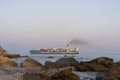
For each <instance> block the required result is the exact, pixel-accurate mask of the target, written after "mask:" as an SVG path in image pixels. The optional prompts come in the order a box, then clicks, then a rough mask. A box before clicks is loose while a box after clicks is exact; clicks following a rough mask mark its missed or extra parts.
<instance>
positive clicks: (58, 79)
mask: <svg viewBox="0 0 120 80" xmlns="http://www.w3.org/2000/svg"><path fill="white" fill-rule="evenodd" d="M51 80H80V77H79V76H78V75H76V74H74V73H72V68H66V69H65V68H63V69H62V70H60V72H58V73H56V74H54V75H52V76H51Z"/></svg>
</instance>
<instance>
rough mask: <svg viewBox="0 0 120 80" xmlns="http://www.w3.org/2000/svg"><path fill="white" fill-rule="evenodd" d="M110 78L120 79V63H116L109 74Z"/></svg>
mask: <svg viewBox="0 0 120 80" xmlns="http://www.w3.org/2000/svg"><path fill="white" fill-rule="evenodd" d="M107 75H108V76H109V77H114V78H118V79H120V62H117V63H115V64H114V65H113V66H112V67H111V68H110V70H109V71H108V74H107Z"/></svg>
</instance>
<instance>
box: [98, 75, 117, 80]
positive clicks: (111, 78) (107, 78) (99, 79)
mask: <svg viewBox="0 0 120 80" xmlns="http://www.w3.org/2000/svg"><path fill="white" fill-rule="evenodd" d="M96 80H118V79H116V78H113V77H105V76H97V77H96Z"/></svg>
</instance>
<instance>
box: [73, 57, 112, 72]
mask: <svg viewBox="0 0 120 80" xmlns="http://www.w3.org/2000/svg"><path fill="white" fill-rule="evenodd" d="M113 64H114V63H113V59H111V58H108V57H99V58H96V59H94V60H91V61H88V62H80V63H79V64H78V65H76V66H75V68H76V70H78V71H102V72H103V71H108V70H109V69H110V67H111V66H112V65H113Z"/></svg>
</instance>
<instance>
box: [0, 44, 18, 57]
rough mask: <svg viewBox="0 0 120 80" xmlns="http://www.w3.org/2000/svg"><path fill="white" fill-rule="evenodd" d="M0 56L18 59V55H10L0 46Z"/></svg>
mask: <svg viewBox="0 0 120 80" xmlns="http://www.w3.org/2000/svg"><path fill="white" fill-rule="evenodd" d="M0 56H4V57H8V58H18V57H20V55H19V54H12V53H10V52H8V51H6V50H4V49H3V48H2V47H1V46H0Z"/></svg>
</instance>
